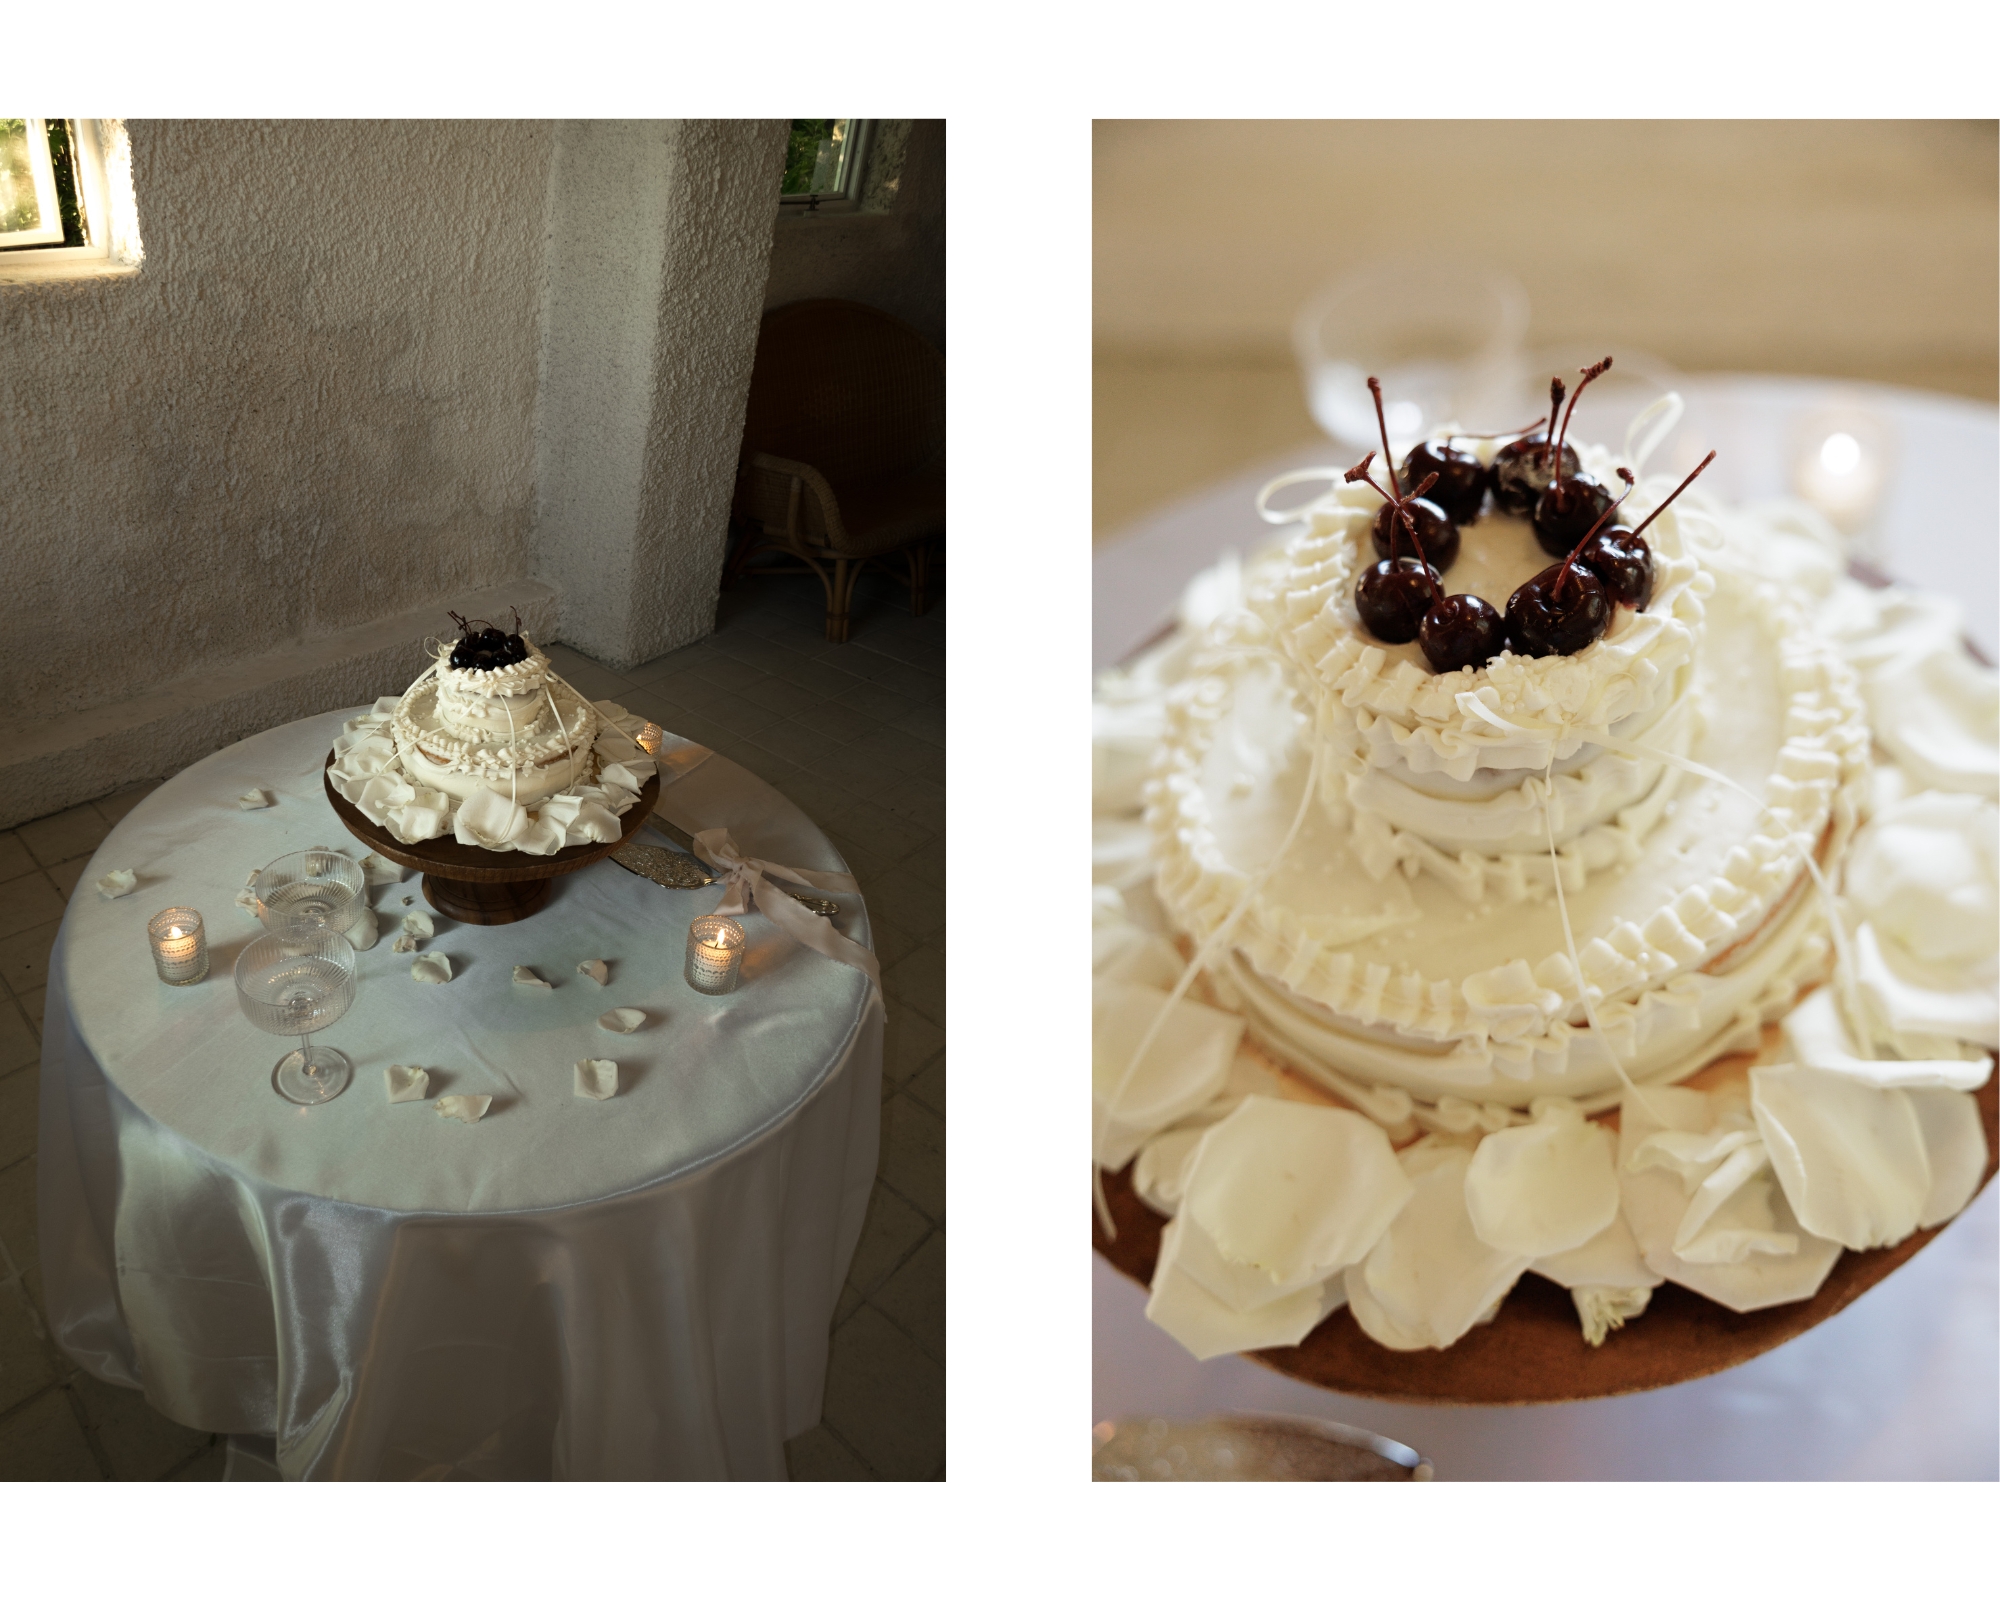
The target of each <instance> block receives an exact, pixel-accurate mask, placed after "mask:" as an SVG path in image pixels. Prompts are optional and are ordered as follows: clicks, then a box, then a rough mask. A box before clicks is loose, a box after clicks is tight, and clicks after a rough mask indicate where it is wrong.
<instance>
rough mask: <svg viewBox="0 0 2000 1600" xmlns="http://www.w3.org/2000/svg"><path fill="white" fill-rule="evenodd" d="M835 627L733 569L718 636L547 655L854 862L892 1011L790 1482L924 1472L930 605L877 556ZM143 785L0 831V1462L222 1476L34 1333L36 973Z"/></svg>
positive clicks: (936, 986) (937, 1261) (810, 586)
mask: <svg viewBox="0 0 2000 1600" xmlns="http://www.w3.org/2000/svg"><path fill="white" fill-rule="evenodd" d="M858 587H859V592H858V593H857V595H856V598H855V602H854V631H853V639H852V642H851V643H848V644H845V645H829V644H827V643H825V641H824V635H823V628H822V619H823V617H824V609H823V604H822V600H821V591H820V588H819V585H818V584H817V583H815V582H814V581H813V580H812V579H811V578H809V577H785V578H764V579H754V580H747V581H745V582H744V583H742V584H740V585H739V586H738V587H737V588H736V589H734V590H731V591H730V592H728V593H726V594H724V595H723V597H722V605H721V607H720V614H719V617H718V622H717V627H716V631H715V633H714V634H713V635H712V636H710V637H709V638H707V639H704V640H703V641H702V642H701V643H699V644H696V645H691V646H689V647H688V648H687V649H684V650H677V651H674V652H673V653H672V654H670V655H666V656H662V657H660V658H659V659H658V660H656V661H650V662H647V663H646V664H645V665H644V666H642V667H637V668H634V669H633V670H632V671H630V672H627V673H624V674H618V673H613V672H611V671H609V670H608V669H607V668H605V667H603V666H600V665H599V664H598V663H596V662H594V661H591V660H589V659H587V658H586V657H584V656H581V655H578V654H577V653H576V652H575V651H573V650H567V649H564V648H563V647H561V646H556V647H555V648H554V649H552V650H551V651H550V655H551V656H552V657H553V658H554V660H555V662H556V668H557V670H558V671H559V672H561V673H562V674H563V675H564V676H565V677H567V678H569V680H570V681H571V682H572V683H574V684H575V685H576V687H577V688H578V689H580V690H582V691H583V692H584V693H586V694H588V695H591V696H593V697H596V698H600V699H602V698H610V699H615V700H617V701H619V702H620V703H622V704H623V705H625V706H626V707H627V708H629V709H630V710H633V711H636V712H640V713H642V714H644V715H645V716H648V717H650V718H652V719H653V720H654V721H655V722H658V723H659V724H660V725H661V726H662V727H665V728H669V729H672V730H673V731H674V732H675V733H680V734H684V735H686V736H687V737H689V738H691V739H698V740H700V741H701V742H702V743H703V744H706V745H709V746H711V747H712V748H714V749H716V750H719V751H721V752H722V753H723V754H724V755H727V756H728V757H729V758H730V759H731V760H733V761H737V762H739V763H741V764H742V765H743V766H746V767H748V768H750V769H751V770H752V771H754V772H756V773H757V774H758V775H759V776H761V777H763V778H764V779H765V780H766V781H768V782H769V783H771V784H773V785H775V786H776V787H777V788H778V789H779V790H781V791H782V792H783V793H784V794H785V795H786V796H788V797H789V798H790V799H791V800H793V801H794V802H796V803H797V804H798V805H799V806H800V807H802V808H803V809H804V810H805V811H806V813H807V814H808V815H809V816H811V817H812V818H813V819H814V820H815V821H816V822H818V823H819V825H820V826H821V827H822V828H823V829H825V831H826V832H827V834H828V835H829V836H830V837H831V838H832V839H833V841H834V842H835V844H836V845H838V846H839V848H840V851H841V853H842V854H843V855H844V856H846V858H847V861H848V865H849V866H850V867H851V868H852V869H853V871H854V873H855V875H856V876H857V877H858V878H859V879H860V881H861V887H862V891H863V893H864V894H865V895H866V896H867V900H868V910H869V917H870V919H871V921H872V923H873V925H874V929H875V948H876V951H877V952H878V954H879V955H880V957H881V960H882V971H883V985H884V988H885V989H886V990H887V993H888V1000H889V1022H888V1035H887V1047H886V1052H885V1058H884V1062H883V1083H882V1164H881V1169H880V1173H879V1176H878V1177H877V1180H876V1184H875V1196H874V1200H873V1203H872V1204H871V1206H870V1208H869V1213H868V1223H867V1227H866V1230H865V1231H864V1232H863V1234H862V1236H861V1246H860V1248H859V1249H858V1250H857V1251H856V1252H855V1257H854V1266H853V1269H852V1271H850V1272H849V1274H848V1279H847V1287H846V1289H845V1290H844V1291H843V1293H842V1295H841V1298H840V1305H839V1308H838V1310H837V1312H836V1313H835V1318H834V1328H833V1349H832V1357H831V1361H830V1363H829V1367H828V1373H827V1384H826V1405H825V1415H824V1420H823V1421H822V1422H821V1424H820V1426H819V1427H817V1428H815V1429H813V1430H812V1432H810V1433H807V1434H803V1435H801V1436H800V1437H799V1438H797V1439H794V1440H792V1441H791V1443H790V1444H789V1445H788V1446H787V1448H786V1453H787V1455H788V1456H789V1458H790V1461H791V1467H792V1475H793V1477H795V1478H941V1477H942V1476H943V1475H944V1304H945V1298H944V1261H945V1243H944V1172H945V1163H944V611H945V608H944V603H943V601H942V600H934V601H933V602H932V604H931V607H930V610H929V612H928V614H926V615H925V616H923V617H912V616H910V615H909V613H908V607H907V603H906V602H905V601H904V599H903V596H902V592H901V591H900V590H899V589H897V588H896V587H895V586H894V585H893V584H891V583H889V582H888V581H886V580H879V579H877V578H875V577H874V576H873V575H870V576H869V577H867V578H864V579H863V580H862V583H861V584H860V585H859V586H858ZM155 787H157V785H156V784H153V783H146V784H140V785H137V786H135V787H133V788H130V789H127V790H123V791H121V792H120V793H118V794H116V795H113V796H110V797H108V798H106V799H102V800H98V801H95V802H92V803H91V804H88V805H81V806H75V807H72V808H71V809H70V810H68V811H64V812H61V813H59V814H58V815H56V816H52V817H43V818H41V819H39V820H38V821H35V822H28V823H23V824H22V825H21V826H20V827H18V828H15V829H13V830H12V831H10V832H0V983H4V988H0V1479H22V1478H120V1479H124V1478H139V1479H144V1478H219V1477H220V1476H221V1475H222V1470H223V1448H222V1444H221V1441H220V1440H218V1439H217V1438H215V1437H213V1436H211V1435H207V1434H201V1433H194V1432H191V1431H190V1430H188V1429H186V1428H182V1427H179V1426H178V1425H176V1424H174V1423H172V1422H169V1421H167V1420H166V1419H165V1418H164V1417H161V1416H160V1415H159V1414H158V1413H157V1412H155V1411H153V1410H152V1408H151V1407H149V1406H148V1405H147V1404H146V1403H145V1401H144V1400H143V1399H142V1398H141V1397H140V1396H139V1395H138V1394H137V1393H135V1392H133V1391H132V1390H129V1389H121V1388H117V1387H114V1386H113V1385H110V1384H106V1383H102V1382H99V1381H98V1380H97V1379H95V1378H93V1377H91V1376H89V1375H88V1374H86V1373H83V1372H80V1371H78V1370H77V1369H76V1368H75V1367H74V1366H73V1365H72V1364H71V1363H70V1362H69V1361H68V1360H66V1359H65V1358H64V1357H63V1355H62V1354H61V1353H60V1352H59V1351H58V1350H57V1349H56V1348H55V1346H54V1345H53V1344H52V1343H51V1342H50V1340H49V1339H48V1337H47V1332H46V1328H45V1326H44V1323H43V1320H42V1291H41V1277H40V1272H39V1270H38V1265H37V1258H36V1248H35V1223H34V1210H35V1201H34V1195H35V1106H36V1091H37V1087H38V1083H39V1072H38V1062H39V1059H40V1044H39V1039H40V1029H41V1020H42V992H43V986H44V984H45V983H46V981H47V976H48V955H49V947H50V945H51V944H52V943H53V942H54V939H55V934H56V927H57V924H58V923H59V922H60V920H61V918H62V911H63V905H64V903H65V901H66V899H67V897H68V895H69V894H70V893H71V892H72V891H73V890H74V889H75V888H76V885H77V880H78V879H79V878H80V877H81V876H82V874H83V869H84V867H85V865H86V864H87V863H88V861H89V859H90V856H91V853H92V852H93V851H94V850H95V849H96V848H97V846H98V843H99V842H100V841H101V840H102V839H103V838H104V836H105V835H106V834H107V833H108V832H110V830H111V827H112V825H113V824H114V823H115V822H117V820H118V819H119V818H120V817H122V816H123V815H124V814H125V813H126V812H127V811H129V810H130V809H131V808H132V807H133V806H134V805H136V804H137V803H138V801H139V800H140V798H141V797H143V796H144V795H145V794H146V793H148V792H149V791H151V790H152V789H153V788H155Z"/></svg>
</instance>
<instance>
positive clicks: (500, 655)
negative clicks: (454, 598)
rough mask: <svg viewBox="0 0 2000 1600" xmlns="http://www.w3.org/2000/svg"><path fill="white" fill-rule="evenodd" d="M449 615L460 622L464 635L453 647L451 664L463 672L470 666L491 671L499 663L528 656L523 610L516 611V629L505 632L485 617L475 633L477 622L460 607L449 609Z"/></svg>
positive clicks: (504, 664) (459, 626) (507, 663)
mask: <svg viewBox="0 0 2000 1600" xmlns="http://www.w3.org/2000/svg"><path fill="white" fill-rule="evenodd" d="M445 615H446V616H448V617H450V618H451V620H452V621H453V622H455V623H457V624H458V631H459V633H460V634H461V635H462V637H461V638H460V639H459V641H458V643H457V644H456V645H454V646H453V647H452V651H451V664H452V665H453V666H454V667H456V668H458V669H459V670H460V671H461V672H462V671H464V670H466V669H467V668H476V669H478V670H479V671H482V672H490V671H492V670H493V669H494V668H496V667H510V666H512V665H513V664H514V663H515V662H516V661H526V660H527V659H528V647H527V645H526V644H524V643H523V642H522V640H521V613H520V612H519V611H518V610H517V611H515V613H514V631H513V632H512V633H502V632H501V631H500V630H499V629H498V628H496V627H494V626H493V624H492V623H490V622H486V619H485V618H484V617H481V618H479V619H478V620H479V621H480V622H482V623H484V624H485V626H484V627H483V628H481V629H480V630H479V631H478V632H476V633H475V632H474V631H473V624H472V623H471V622H469V621H468V620H466V619H465V618H464V617H461V616H460V615H459V614H458V613H457V612H456V611H447V612H446V613H445Z"/></svg>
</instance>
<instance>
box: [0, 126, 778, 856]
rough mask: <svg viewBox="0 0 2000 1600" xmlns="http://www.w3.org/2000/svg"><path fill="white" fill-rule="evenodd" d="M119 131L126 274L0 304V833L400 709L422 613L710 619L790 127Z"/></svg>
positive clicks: (606, 636) (616, 649) (553, 627)
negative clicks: (223, 753)
mask: <svg viewBox="0 0 2000 1600" xmlns="http://www.w3.org/2000/svg"><path fill="white" fill-rule="evenodd" d="M130 128H131V145H132V156H133V182H134V188H135V190H136V193H137V199H138V205H139V209H140V222H141V226H142V228H143V230H144V237H145V241H146V260H145V264H144V267H143V268H142V269H141V271H140V272H139V273H138V274H137V275H136V276H131V277H126V278H123V279H118V280H112V281H107V280H98V281H94V282H75V283H60V284H58V283H39V284H32V285H19V286H0V672H4V673H5V676H6V679H7V681H8V684H9V688H10V694H9V697H8V702H7V705H6V706H5V707H4V708H0V827H4V826H8V825H11V824H12V823H15V822H18V821H22V820H24V819H26V818H29V817H34V816H39V815H42V814H45V813H47V812H49V811H53V810H57V809H60V808H61V807H62V806H65V805H70V804H73V803H75V802H76V801H79V800H83V799H88V798H90V797H92V796H93V795H97V794H102V793H105V792H106V791H108V790H109V789H111V788H114V787H116V786H118V785H119V784H121V783H125V782H129V781H132V780H134V779H137V778H143V777H151V776H157V775H158V774H160V773H162V772H168V771H172V770H175V769H176V768H177V767H179V766H181V765H184V764H185V763H186V762H188V761H190V760H193V759H195V758H197V757H199V756H201V755H204V754H206V753H207V752H209V751H210V750H213V749H215V748H216V747H217V746H218V745H220V744H223V743H227V742H229V741H231V740H233V739H235V738H238V737H241V736H242V735H243V734H245V733H248V732H251V731H253V730H254V729H256V728H260V727H268V726H271V725H272V724H274V723H278V722H282V721H286V720H288V719H290V718H294V717H300V716H306V715H309V714H311V713H313V712H317V711H321V710H325V709H327V708H329V707H332V706H337V705H349V704H353V703H355V702H357V701H361V700H366V699H370V698H373V697H374V696H375V695H377V694H381V693H386V692H390V691H392V690H394V689H397V688H400V687H401V686H402V685H403V684H404V683H406V682H407V681H408V679H409V678H410V677H412V676H414V675H415V673H416V671H417V670H418V668H419V666H420V650H419V645H418V641H420V640H421V638H422V637H423V635H424V634H426V633H432V632H442V631H444V630H445V629H446V628H447V627H448V626H449V624H448V623H446V621H445V618H444V615H443V613H444V611H445V609H446V608H447V607H450V608H453V609H458V610H461V611H464V610H466V609H468V607H469V608H470V609H471V610H472V612H473V614H475V615H486V614H492V615H495V616H500V617H504V616H505V615H506V607H507V606H508V605H511V604H518V605H519V606H520V608H521V612H522V616H523V620H524V622H525V623H526V624H527V625H528V626H529V627H530V628H531V629H533V630H534V631H535V633H536V635H537V637H538V638H541V639H543V640H544V641H548V640H551V639H556V638H561V639H564V640H566V641H567V642H571V643H574V644H576V645H577V646H578V647H579V648H581V649H584V650H585V651H587V652H590V653H593V654H600V655H602V656H603V657H604V658H605V659H608V660H613V661H618V662H630V661H634V660H639V659H643V658H645V657H646V656H649V655H652V654H656V653H658V652H659V651H660V650H663V649H666V648H669V647H670V646H671V645H674V644H679V643H683V642H686V641H688V640H691V639H694V638H698V637H700V636H701V635H702V634H705V633H707V632H708V631H709V630H710V629H711V628H712V627H713V624H714V606H715V596H716V587H717V579H718V577H719V574H720V567H721V560H722V550H723V540H724V534H725V527H726V517H727V507H728V501H729V492H730V488H731V484H732V481H733V471H734V465H735V459H736V448H737V443H738V440H739V439H740V436H741V429H742V416H743V402H744V395H745V393H746V391H747V387H748V381H749V370H750V362H751V358H752V354H753V352H754V348H755V337H756V321H757V315H758V310H759V307H760V305H761V303H762V295H763V287H764V273H765V267H766V263H767V260H768V255H769V250H770V216H771V212H772V210H773V208H774V205H775V202H774V200H773V196H774V195H775V193H776V189H777V183H778V176H777V175H778V170H779V164H780V162H781V160H782V146H783V134H782V124H779V123H775V122H770V123H685V124H670V123H652V124H646V125H629V124H594V125H593V124H582V125H573V126H571V127H570V129H569V132H570V134H571V140H570V144H569V145H568V146H567V147H565V146H564V143H563V138H562V136H561V134H560V133H559V129H558V125H557V124H554V123H534V124H518V123H490V122H488V123H471V122H459V123H408V122H404V123H397V122H387V123H384V122H371V123H366V124H361V123H330V122H284V123H257V122H230V123H204V122H134V123H132V124H130ZM563 150H566V151H567V153H566V154H565V157H564V159H563V160H562V161H558V160H557V156H558V153H559V151H563ZM579 152H580V153H581V155H582V156H583V157H585V158H586V159H570V157H572V156H576V155H577V154H578V153H579ZM548 315H553V316H555V317H557V318H558V319H560V326H559V327H554V328H552V329H551V330H550V331H549V336H548V337H547V338H546V339H545V338H544V331H545V316H548ZM544 468H546V469H548V470H549V472H550V473H551V482H550V483H549V484H548V485H545V486H544V489H543V492H542V494H541V495H540V496H539V497H538V494H537V474H538V472H539V471H541V470H543V469H544ZM578 508H581V513H582V514H573V513H577V512H578ZM566 587H568V588H571V590H572V593H571V594H570V596H569V597H568V599H567V600H565V597H564V595H563V590H564V589H565V588H566Z"/></svg>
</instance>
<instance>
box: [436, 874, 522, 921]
mask: <svg viewBox="0 0 2000 1600" xmlns="http://www.w3.org/2000/svg"><path fill="white" fill-rule="evenodd" d="M423 884H424V898H425V899H426V900H428V901H429V902H430V903H431V904H432V905H433V906H435V907H436V908H437V909H438V910H439V911H441V912H443V913H444V914H445V915H446V916H447V917H450V918H452V919H453V920H454V921H458V922H475V923H478V924H480V925H481V926H484V927H496V926H498V925H499V924H500V923H503V922H519V921H520V920H521V919H522V918H524V917H532V916H533V915H534V914H535V913H536V912H537V911H539V910H541V909H542V907H543V905H545V904H546V903H547V901H548V898H549V890H550V889H551V888H552V887H554V884H555V880H554V879H553V878H541V879H537V880H534V881H532V882H528V883H473V882H470V881H468V880H466V879H464V878H440V877H438V876H437V875H436V874H434V873H429V872H427V873H425V874H424V878H423Z"/></svg>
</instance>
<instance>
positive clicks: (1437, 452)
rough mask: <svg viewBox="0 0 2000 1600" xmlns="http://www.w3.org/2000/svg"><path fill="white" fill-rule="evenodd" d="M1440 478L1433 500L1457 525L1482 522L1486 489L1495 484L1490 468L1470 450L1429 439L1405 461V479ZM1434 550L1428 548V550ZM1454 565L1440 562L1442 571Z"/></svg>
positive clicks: (1444, 441)
mask: <svg viewBox="0 0 2000 1600" xmlns="http://www.w3.org/2000/svg"><path fill="white" fill-rule="evenodd" d="M1433 472H1435V473H1436V474H1437V480H1438V481H1437V484H1436V486H1435V487H1434V488H1433V489H1432V490H1431V492H1430V498H1431V499H1432V500H1433V501H1435V502H1436V503H1437V504H1438V506H1439V507H1440V508H1441V509H1442V510H1443V511H1444V514H1445V515H1446V516H1448V517H1450V518H1451V520H1452V521H1453V522H1456V523H1459V524H1464V523H1467V522H1475V521H1477V520H1478V518H1479V508H1480V507H1481V506H1482V505H1483V504H1484V503H1485V501H1486V489H1487V486H1488V484H1489V483H1490V482H1491V481H1492V476H1493V475H1492V474H1491V473H1490V472H1488V471H1487V469H1486V465H1485V463H1484V462H1482V461H1481V460H1480V459H1479V457H1477V456H1476V455H1474V454H1473V453H1472V452H1471V451H1470V450H1461V449H1459V448H1458V447H1457V446H1456V445H1454V444H1453V443H1452V442H1451V441H1450V440H1449V439H1426V440H1424V441H1423V442H1422V443H1421V444H1419V445H1416V446H1415V447H1414V448H1412V449H1411V451H1410V453H1409V454H1408V455H1407V456H1405V457H1404V458H1403V476H1404V477H1405V478H1406V479H1408V480H1409V481H1410V482H1411V483H1417V482H1420V481H1421V480H1422V479H1423V478H1424V477H1425V476H1426V475H1427V474H1429V473H1433ZM1424 548H1425V549H1426V550H1428V549H1429V548H1430V546H1429V545H1428V544H1426V545H1425V546H1424ZM1450 564H1451V563H1450V562H1448V561H1438V563H1437V566H1438V570H1439V571H1443V570H1444V569H1445V568H1446V567H1447V566H1449V565H1450Z"/></svg>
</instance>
